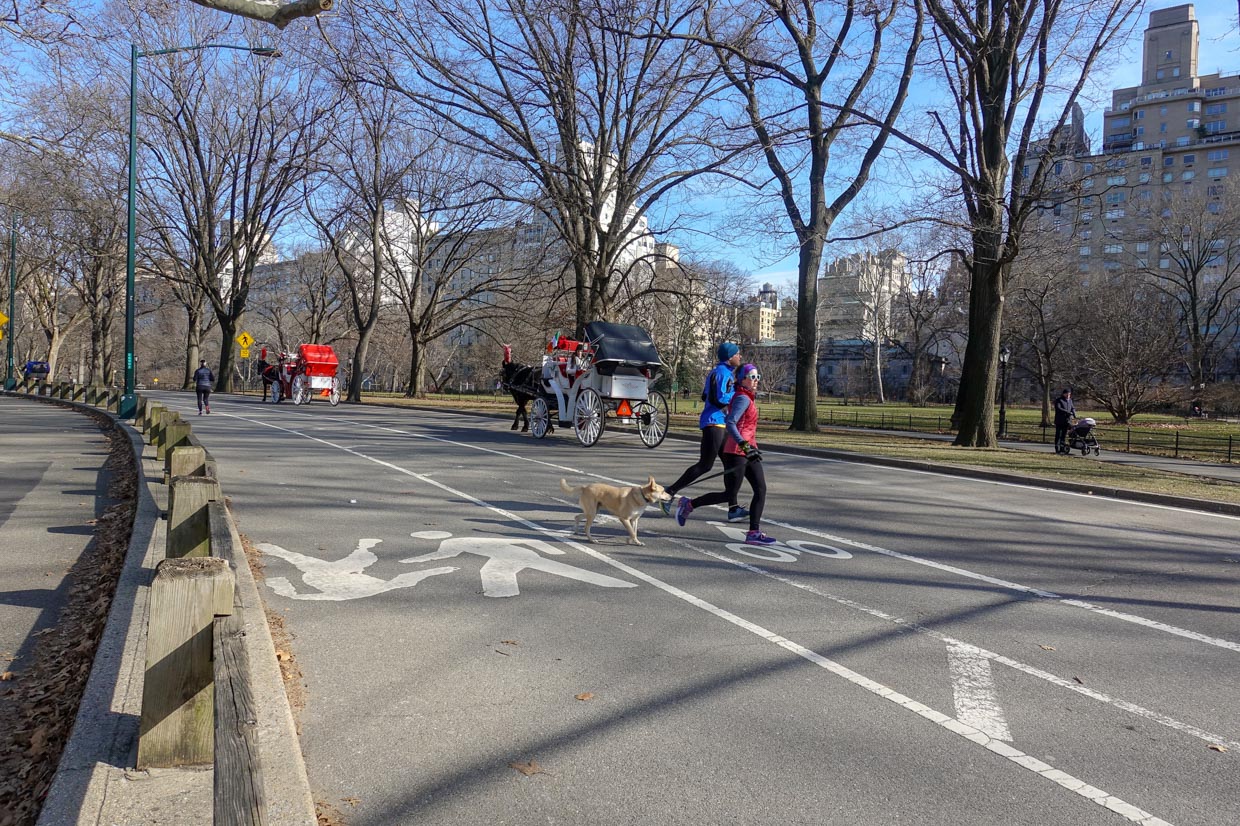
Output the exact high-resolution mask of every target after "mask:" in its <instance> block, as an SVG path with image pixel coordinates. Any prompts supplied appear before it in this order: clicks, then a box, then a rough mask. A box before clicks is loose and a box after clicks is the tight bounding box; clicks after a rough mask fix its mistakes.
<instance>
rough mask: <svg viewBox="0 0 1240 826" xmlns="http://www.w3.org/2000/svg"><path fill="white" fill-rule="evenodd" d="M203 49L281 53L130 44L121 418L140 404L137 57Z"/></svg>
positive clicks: (259, 50)
mask: <svg viewBox="0 0 1240 826" xmlns="http://www.w3.org/2000/svg"><path fill="white" fill-rule="evenodd" d="M204 49H235V50H237V51H240V52H249V53H251V54H255V55H258V56H259V57H277V56H278V55H279V54H280V53H279V52H278V51H276V50H275V49H273V48H271V47H270V46H234V45H231V44H228V43H200V44H198V45H197V46H175V47H173V48H171V49H152V50H150V51H145V52H140V51H138V47H137V45H136V44H130V46H129V216H128V225H127V228H126V244H125V392H124V395H122V396H121V404H120V411H119V415H120V417H121V418H122V419H132V418H133V416H134V412H135V411H136V410H137V407H138V397H137V396H136V395H134V384H135V379H136V374H135V371H134V360H133V334H134V260H135V254H134V253H135V249H134V245H135V238H134V228H135V223H136V221H135V203H134V202H135V195H136V189H137V183H138V169H137V164H136V163H135V161H136V160H137V155H138V58H140V57H154V56H156V55H164V54H176V53H178V52H199V51H202V50H204Z"/></svg>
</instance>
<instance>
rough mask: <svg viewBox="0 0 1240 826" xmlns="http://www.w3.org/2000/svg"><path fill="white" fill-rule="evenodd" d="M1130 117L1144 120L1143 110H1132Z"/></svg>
mask: <svg viewBox="0 0 1240 826" xmlns="http://www.w3.org/2000/svg"><path fill="white" fill-rule="evenodd" d="M1132 119H1133V120H1145V111H1144V110H1142V111H1140V112H1133V113H1132Z"/></svg>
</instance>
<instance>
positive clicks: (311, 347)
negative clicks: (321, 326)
mask: <svg viewBox="0 0 1240 826" xmlns="http://www.w3.org/2000/svg"><path fill="white" fill-rule="evenodd" d="M339 370H340V361H339V360H338V359H337V358H336V351H335V350H333V349H332V348H331V345H329V344H302V345H299V346H298V347H297V352H296V353H284V352H281V353H279V354H278V355H277V356H276V360H275V362H274V363H271V362H268V361H267V348H266V347H264V348H263V349H262V352H261V353H260V354H259V372H260V374H261V375H262V377H263V385H264V396H265V398H266V400H268V401H270V402H272V403H273V404H274V403H276V402H280V401H283V400H284V399H292V400H293V404H307V403H309V401H310V399H311V398H313V397H314V396H315V395H318V396H321V397H322V398H325V399H327V401H328V403H330V404H331V405H332V406H333V407H335V406H336V405H338V404H340V379H339V377H338V376H337V375H336V374H337V373H338V372H339Z"/></svg>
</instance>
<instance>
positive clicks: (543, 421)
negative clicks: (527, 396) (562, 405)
mask: <svg viewBox="0 0 1240 826" xmlns="http://www.w3.org/2000/svg"><path fill="white" fill-rule="evenodd" d="M550 427H551V409H550V408H548V407H547V400H546V399H544V398H543V397H542V396H538V397H537V398H535V399H534V412H533V413H531V414H530V433H531V434H533V436H534V438H535V439H541V438H542V437H543V436H546V435H547V430H548V428H550Z"/></svg>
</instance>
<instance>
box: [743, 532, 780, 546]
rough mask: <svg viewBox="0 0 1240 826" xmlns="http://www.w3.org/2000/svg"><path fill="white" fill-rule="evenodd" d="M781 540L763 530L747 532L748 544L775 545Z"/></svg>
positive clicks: (746, 540)
mask: <svg viewBox="0 0 1240 826" xmlns="http://www.w3.org/2000/svg"><path fill="white" fill-rule="evenodd" d="M778 541H779V540H777V539H775V538H774V537H772V536H767V535H766V534H764V533H763V532H762V531H749V532H748V533H746V534H745V544H746V545H774V544H775V543H776V542H778Z"/></svg>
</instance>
